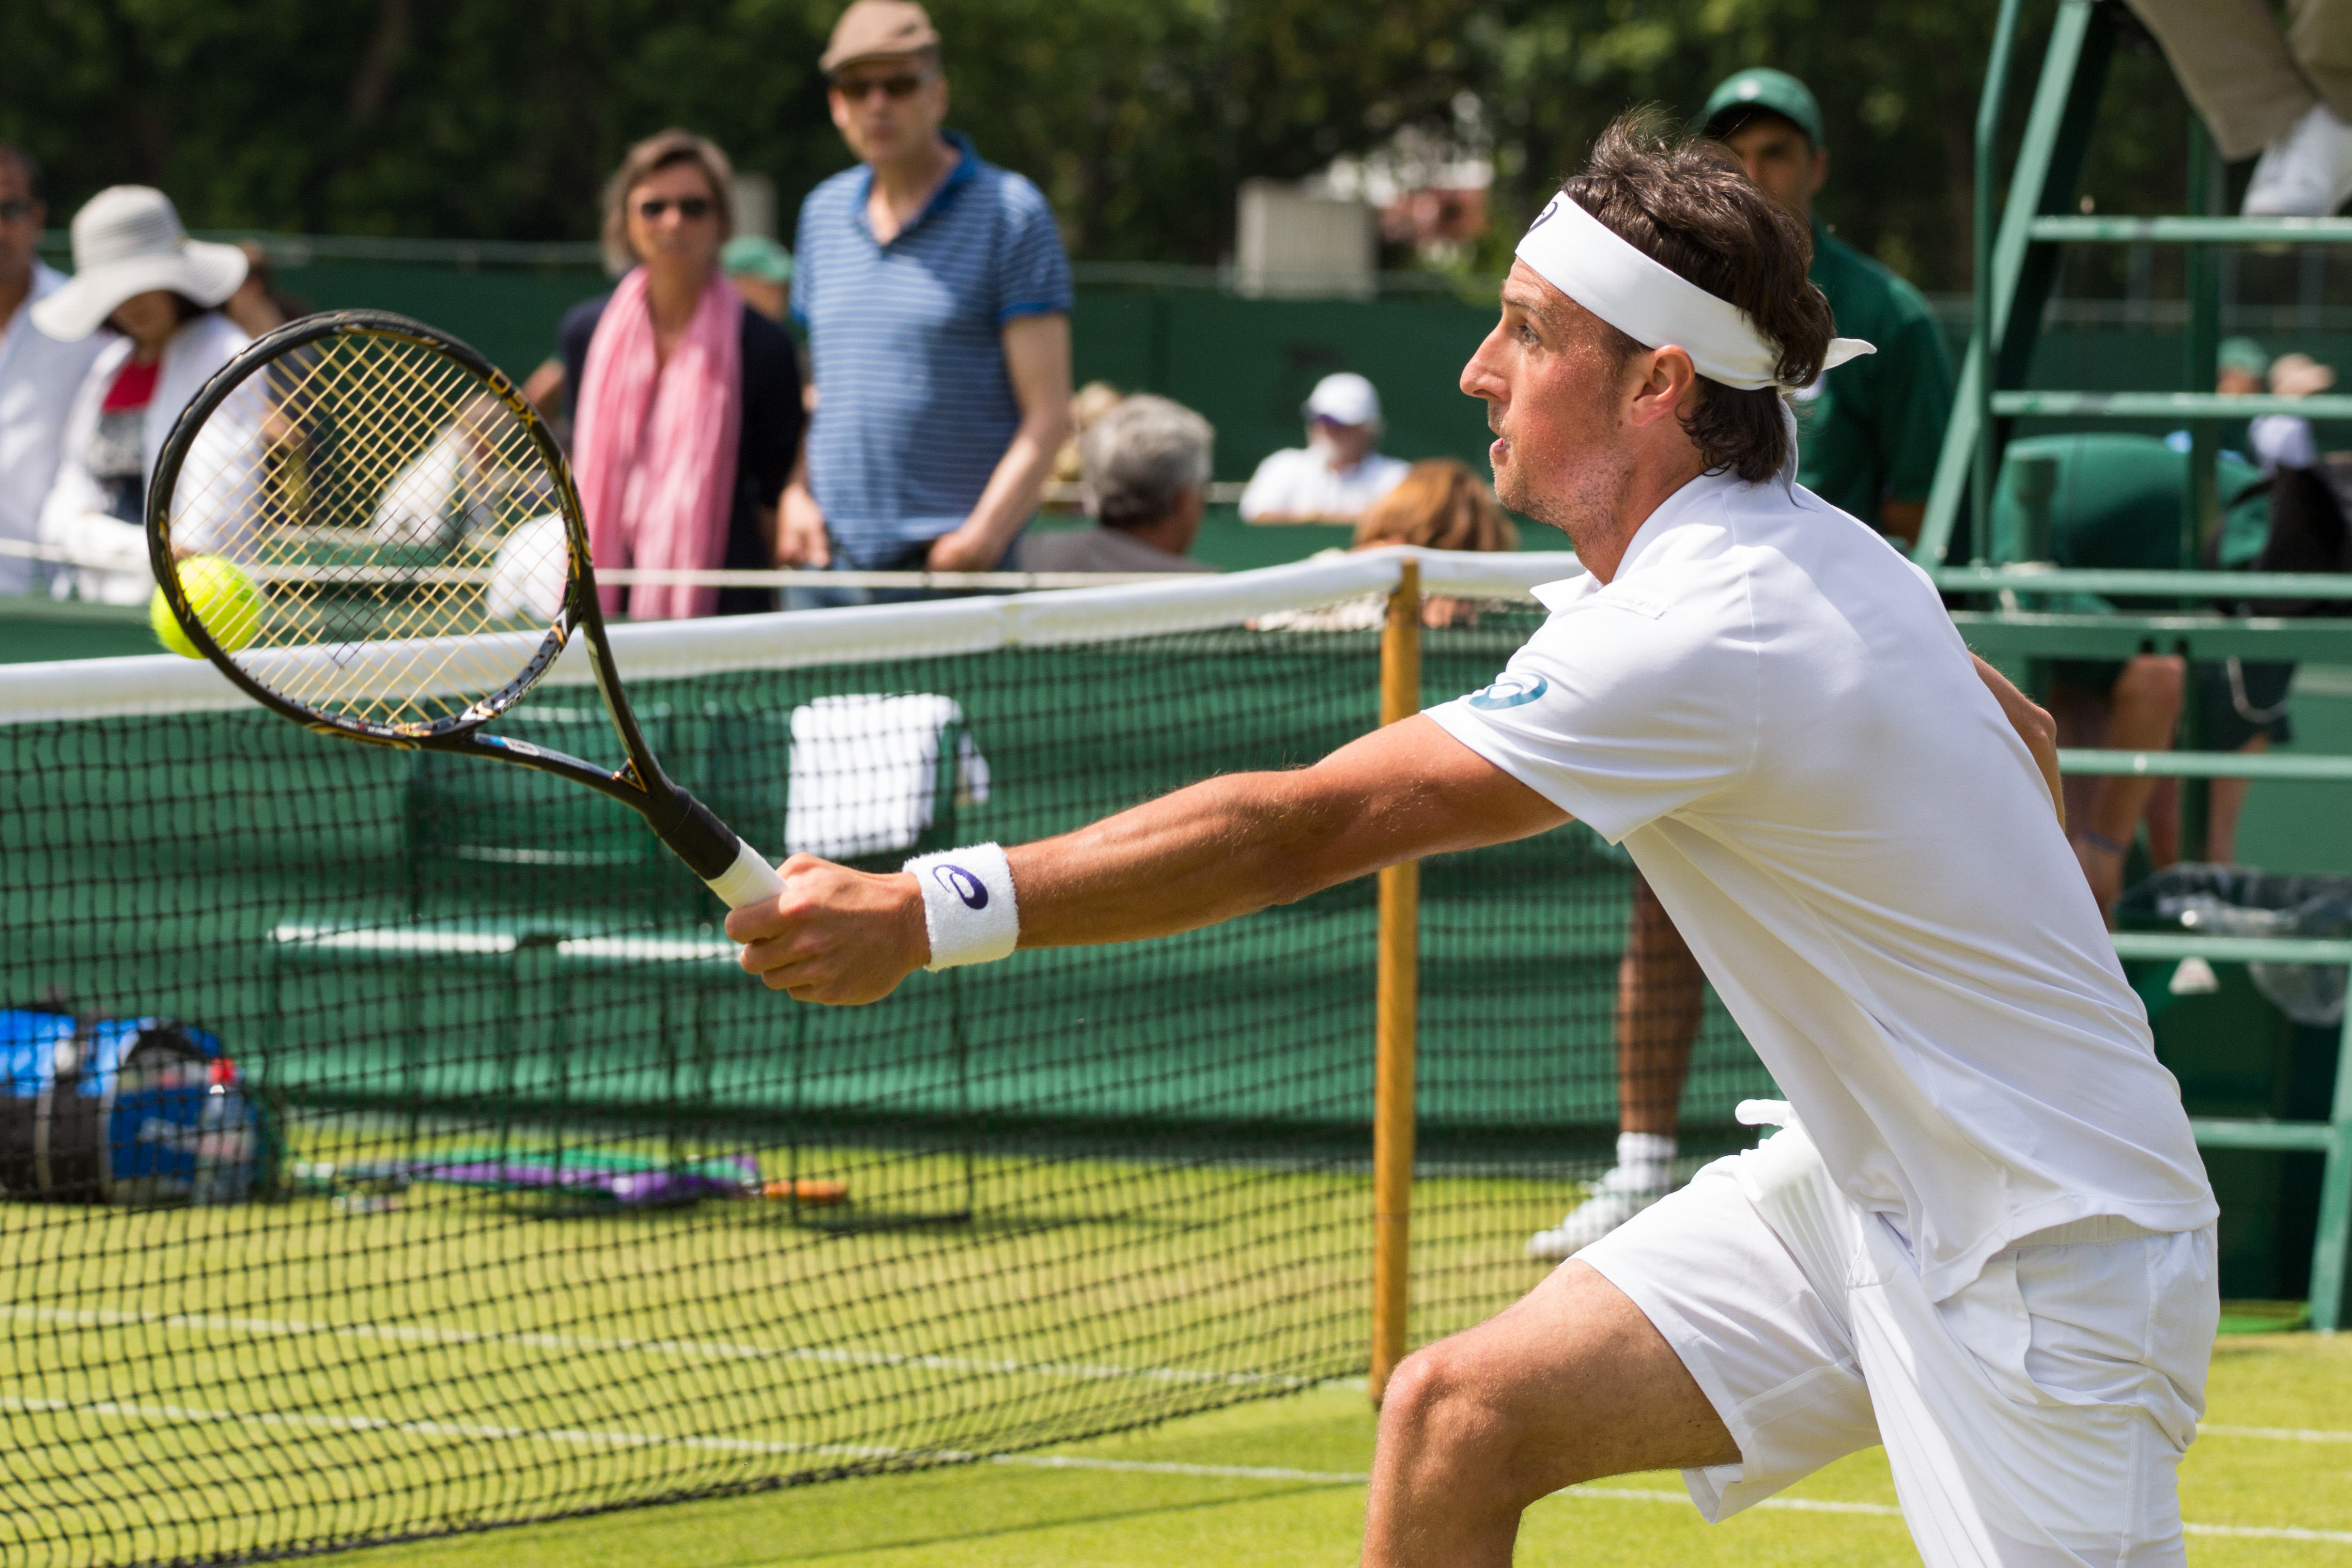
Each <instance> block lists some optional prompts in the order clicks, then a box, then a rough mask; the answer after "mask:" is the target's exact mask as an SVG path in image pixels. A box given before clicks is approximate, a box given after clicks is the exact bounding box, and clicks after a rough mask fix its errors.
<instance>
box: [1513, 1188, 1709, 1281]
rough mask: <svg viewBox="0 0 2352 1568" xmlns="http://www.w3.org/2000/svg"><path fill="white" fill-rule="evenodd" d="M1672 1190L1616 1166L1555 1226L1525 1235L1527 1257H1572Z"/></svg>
mask: <svg viewBox="0 0 2352 1568" xmlns="http://www.w3.org/2000/svg"><path fill="white" fill-rule="evenodd" d="M1672 1190H1673V1189H1672V1187H1671V1186H1668V1185H1667V1184H1666V1183H1664V1182H1663V1181H1659V1182H1655V1183H1654V1182H1653V1179H1652V1178H1650V1177H1648V1176H1644V1175H1639V1174H1636V1173H1634V1172H1633V1171H1630V1170H1628V1169H1627V1168H1626V1167H1625V1166H1616V1167H1615V1168H1613V1169H1612V1170H1611V1171H1610V1173H1609V1174H1608V1175H1607V1176H1602V1177H1601V1179H1600V1180H1599V1181H1598V1182H1596V1183H1594V1184H1593V1187H1592V1190H1591V1193H1590V1194H1589V1195H1587V1196H1586V1197H1585V1199H1584V1201H1583V1202H1582V1203H1580V1204H1578V1205H1577V1206H1576V1207H1574V1208H1571V1209H1570V1210H1569V1211H1568V1213H1567V1214H1566V1215H1565V1216H1563V1217H1562V1218H1561V1219H1560V1222H1559V1224H1558V1225H1556V1226H1554V1227H1553V1228H1551V1229H1549V1230H1538V1231H1537V1232H1536V1233H1535V1234H1534V1235H1533V1236H1530V1237H1528V1257H1530V1258H1542V1259H1546V1260H1549V1261H1551V1262H1555V1263H1557V1262H1559V1260H1562V1259H1564V1258H1573V1257H1574V1256H1576V1254H1578V1253H1579V1252H1581V1251H1583V1250H1584V1249H1586V1248H1587V1247H1590V1246H1591V1245H1592V1244H1593V1243H1594V1242H1596V1241H1598V1240H1600V1239H1601V1238H1602V1237H1604V1236H1606V1235H1608V1234H1609V1233H1610V1232H1611V1231H1612V1230H1614V1229H1616V1228H1618V1227H1619V1226H1621V1225H1622V1224H1624V1223H1625V1222H1626V1221H1627V1220H1629V1219H1631V1218H1633V1217H1634V1216H1635V1215H1637V1214H1639V1213H1641V1212H1642V1211H1643V1209H1645V1208H1647V1207H1650V1205H1652V1204H1654V1203H1655V1202H1657V1201H1658V1199H1660V1198H1662V1197H1665V1196H1666V1194H1667V1193H1668V1192H1670V1191H1672Z"/></svg>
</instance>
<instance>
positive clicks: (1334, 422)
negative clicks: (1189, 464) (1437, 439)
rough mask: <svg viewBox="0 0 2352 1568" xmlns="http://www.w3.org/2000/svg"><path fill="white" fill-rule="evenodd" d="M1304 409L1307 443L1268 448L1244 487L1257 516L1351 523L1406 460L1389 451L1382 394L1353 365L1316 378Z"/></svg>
mask: <svg viewBox="0 0 2352 1568" xmlns="http://www.w3.org/2000/svg"><path fill="white" fill-rule="evenodd" d="M1299 413H1301V414H1303V415H1305V416H1306V419H1307V444H1306V445H1305V446H1303V447H1299V446H1289V447H1285V448H1284V449H1283V450H1281V451H1279V452H1274V453H1269V454H1267V455H1266V458H1265V461H1264V462H1263V463H1260V464H1259V465H1257V472H1256V473H1255V474H1253V475H1251V476H1250V482H1249V484H1248V486H1245V487H1244V489H1243V491H1242V517H1243V519H1244V521H1247V522H1253V523H1318V522H1333V523H1352V522H1354V521H1355V520H1356V519H1357V517H1360V516H1361V515H1362V514H1363V510H1364V508H1365V507H1369V506H1370V505H1371V504H1372V503H1373V502H1375V501H1377V500H1379V499H1380V498H1381V497H1382V496H1385V495H1387V494H1388V493H1389V492H1390V491H1391V490H1393V489H1395V488H1396V486H1397V485H1398V483H1399V482H1400V481H1402V479H1403V478H1404V476H1405V465H1404V464H1403V463H1402V462H1400V461H1398V460H1397V459H1396V458H1393V457H1383V456H1382V455H1381V454H1380V452H1379V451H1378V448H1379V446H1380V444H1381V394H1380V393H1379V392H1376V391H1374V390H1373V388H1372V383H1371V382H1368V381H1366V380H1365V379H1364V378H1363V377H1361V376H1360V375H1358V374H1356V373H1355V372H1354V371H1339V372H1338V373H1337V374H1335V375H1328V376H1325V377H1324V378H1323V379H1322V380H1321V381H1319V382H1316V383H1315V390H1314V391H1313V392H1309V393H1308V394H1307V403H1306V406H1305V407H1303V408H1301V409H1300V410H1299Z"/></svg>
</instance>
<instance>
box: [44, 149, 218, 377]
mask: <svg viewBox="0 0 2352 1568" xmlns="http://www.w3.org/2000/svg"><path fill="white" fill-rule="evenodd" d="M73 258H74V275H73V277H71V278H70V279H69V280H68V282H67V283H66V286H65V287H62V288H60V289H58V291H57V292H56V293H54V294H52V295H50V296H49V297H48V298H46V299H44V300H42V301H41V302H40V303H39V304H37V305H36V306H34V307H33V325H34V326H36V327H38V328H39V329H41V330H42V332H43V333H45V334H46V335H47V336H49V337H51V338H55V339H56V340H58V341H59V342H61V343H72V342H79V340H82V339H84V338H87V337H89V335H90V334H91V333H92V332H95V331H97V330H98V329H99V327H100V324H101V323H103V322H104V321H105V320H106V319H107V318H108V317H109V316H111V315H113V314H114V309H115V307H117V306H118V305H121V303H122V302H123V301H124V300H126V299H128V298H131V296H132V295H134V294H145V293H147V292H148V291H149V290H151V289H156V288H168V289H170V290H171V291H172V292H173V293H174V294H179V295H184V296H185V297H186V298H189V299H190V300H192V301H194V303H196V304H198V305H202V306H204V307H205V308H211V307H213V306H215V305H218V304H219V303H221V301H223V300H225V299H226V298H228V297H229V296H230V295H232V294H234V293H236V288H237V285H238V284H240V283H243V282H244V281H245V270H246V260H245V252H243V251H241V250H239V249H237V248H236V246H233V245H212V244H208V243H206V242H205V241H204V240H194V239H190V238H189V237H188V231H187V230H185V229H184V228H182V227H181V226H180V214H178V213H177V212H175V211H173V207H172V198H171V197H169V196H167V195H165V194H164V193H163V192H161V191H158V190H155V189H153V188H152V187H150V186H147V185H114V186H110V187H109V188H108V189H106V190H103V191H100V193H98V194H97V195H95V196H92V197H91V198H90V199H89V201H88V202H85V203H84V204H82V209H81V211H79V212H78V213H76V214H74V221H73Z"/></svg>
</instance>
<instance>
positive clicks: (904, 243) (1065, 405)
mask: <svg viewBox="0 0 2352 1568" xmlns="http://www.w3.org/2000/svg"><path fill="white" fill-rule="evenodd" d="M939 47H940V37H939V34H938V33H937V32H935V31H934V30H933V29H932V27H931V23H930V18H929V16H927V15H926V14H925V13H924V11H923V8H922V7H921V6H920V5H913V4H909V3H908V0H857V3H856V4H855V5H851V6H850V7H849V9H847V10H846V11H845V12H843V13H842V16H841V19H840V21H839V22H838V23H836V24H835V26H834V30H833V37H832V41H831V42H830V44H829V45H828V46H827V47H826V48H825V51H824V57H822V58H821V59H820V60H819V61H818V65H819V66H820V68H822V69H823V70H824V73H825V74H826V76H827V77H828V78H830V84H831V85H830V88H829V90H828V92H827V95H826V97H827V101H828V102H829V103H830V105H831V107H832V111H833V122H834V124H835V126H836V127H837V128H839V130H840V131H841V134H842V138H843V140H845V141H847V142H848V144H849V148H850V151H852V152H855V153H856V155H857V157H858V160H859V164H860V166H859V167H857V168H855V169H849V170H845V171H844V172H841V173H839V174H835V175H834V176H833V177H832V178H831V179H829V180H826V181H825V182H824V183H822V184H820V185H819V186H817V188H816V189H815V190H814V191H812V192H810V193H809V196H808V200H807V201H806V202H804V203H803V204H802V206H801V215H800V226H799V232H798V235H796V237H795V238H794V240H793V256H794V272H795V276H794V279H793V318H794V319H796V320H799V321H801V322H802V323H803V324H804V325H805V326H806V328H807V329H808V339H809V348H810V351H811V355H812V358H813V360H814V364H815V369H816V387H817V402H816V413H815V417H814V420H813V421H812V423H811V424H810V427H809V433H808V442H807V457H806V462H805V464H804V465H803V471H802V473H801V474H800V475H798V476H795V479H794V481H793V486H792V488H791V489H790V490H789V491H788V492H787V493H786V496H785V500H784V513H783V536H782V552H781V554H782V559H784V560H786V561H790V562H793V563H796V564H799V565H803V566H825V565H833V566H836V567H846V568H854V569H861V570H909V569H926V568H927V569H929V570H937V571H979V570H989V569H991V568H993V567H995V566H996V565H998V563H999V562H1000V561H1003V559H1004V558H1005V556H1006V554H1007V552H1008V551H1009V550H1010V549H1012V547H1013V540H1014V538H1015V537H1016V536H1017V535H1018V534H1019V533H1020V531H1021V529H1022V528H1023V527H1024V525H1025V524H1026V523H1027V522H1028V520H1029V517H1030V516H1031V514H1032V513H1034V511H1035V510H1036V508H1037V498H1038V495H1039V492H1040V491H1041V490H1042V488H1043V487H1044V486H1045V478H1046V476H1047V474H1048V473H1049V472H1050V471H1051V470H1052V467H1053V463H1054V455H1055V453H1056V452H1057V451H1058V450H1059V449H1060V447H1061V444H1062V437H1063V433H1064V431H1065V430H1066V428H1067V425H1068V421H1069V404H1070V314H1069V313H1070V304H1071V291H1070V264H1069V258H1068V257H1067V256H1066V255H1065V254H1064V253H1063V249H1062V238H1061V234H1060V232H1059V230H1057V229H1056V228H1055V223H1054V213H1053V209H1052V208H1051V207H1050V206H1048V205H1047V204H1046V202H1045V197H1044V196H1043V195H1042V194H1040V193H1039V192H1038V190H1037V187H1036V186H1034V185H1033V184H1031V183H1029V182H1028V181H1027V180H1024V179H1023V178H1022V177H1021V176H1020V175H1018V174H1015V173H1012V172H1009V171H1006V170H1003V169H999V168H997V167H995V166H994V165H992V164H991V163H989V162H985V161H984V160H982V158H981V156H980V154H979V153H978V152H975V151H974V150H973V148H972V144H971V140H970V139H969V138H967V137H965V136H963V135H961V134H960V133H958V132H955V131H943V130H942V129H941V126H942V123H943V121H944V120H945V119H946V116H947V110H948V85H947V81H946V78H944V76H943V75H942V74H941V72H940V55H939ZM858 597H862V596H859V595H856V594H840V593H835V594H833V595H829V596H824V597H821V598H814V599H806V600H804V599H801V598H798V597H797V596H796V599H795V602H825V601H834V602H840V601H845V600H847V601H854V600H855V599H856V598H858Z"/></svg>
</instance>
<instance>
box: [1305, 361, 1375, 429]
mask: <svg viewBox="0 0 2352 1568" xmlns="http://www.w3.org/2000/svg"><path fill="white" fill-rule="evenodd" d="M1299 413H1303V414H1305V415H1306V416H1307V418H1309V419H1328V420H1329V421H1330V422H1331V423H1334V424H1377V423H1380V418H1381V394H1380V393H1379V392H1374V391H1373V390H1372V383H1371V382H1368V381H1366V380H1365V379H1364V378H1363V377H1361V376H1360V375H1358V374H1357V373H1356V372H1355V371H1339V372H1338V373H1337V374H1336V375H1328V376H1325V377H1324V378H1323V379H1322V380H1321V381H1319V382H1316V383H1315V390H1314V391H1313V392H1309V393H1307V406H1306V407H1304V408H1302V409H1300V410H1299Z"/></svg>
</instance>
